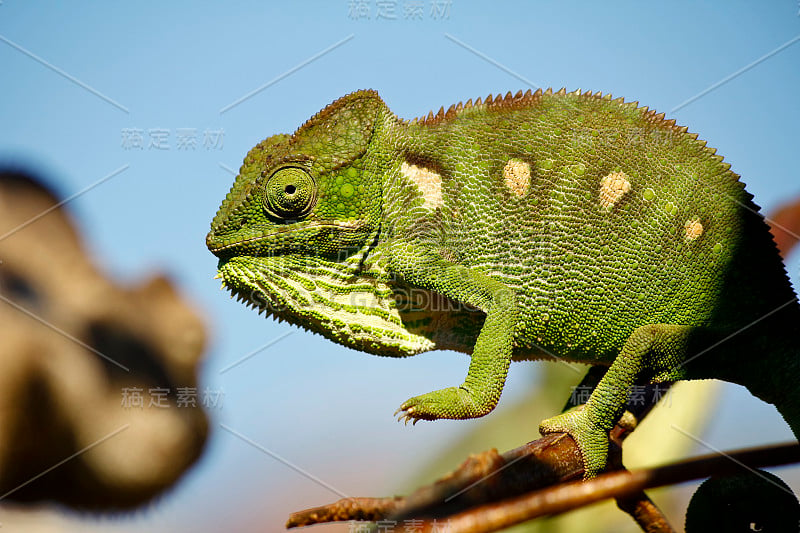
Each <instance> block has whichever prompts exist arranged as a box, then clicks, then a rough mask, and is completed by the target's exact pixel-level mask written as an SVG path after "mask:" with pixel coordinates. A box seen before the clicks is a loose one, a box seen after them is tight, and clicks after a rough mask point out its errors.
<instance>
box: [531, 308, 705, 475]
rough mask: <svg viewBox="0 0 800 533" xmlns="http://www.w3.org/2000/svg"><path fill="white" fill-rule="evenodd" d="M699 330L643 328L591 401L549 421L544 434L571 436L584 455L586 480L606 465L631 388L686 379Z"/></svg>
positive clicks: (542, 426)
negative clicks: (610, 442)
mask: <svg viewBox="0 0 800 533" xmlns="http://www.w3.org/2000/svg"><path fill="white" fill-rule="evenodd" d="M696 331H697V330H696V328H694V327H692V326H676V325H671V324H651V325H647V326H642V327H639V328H637V329H636V330H634V332H633V333H632V334H631V335H630V337H628V340H627V341H625V345H624V346H623V347H622V350H621V351H620V353H619V355H617V357H616V359H615V360H614V362H613V363H612V364H611V366H610V367H609V368H608V370H607V371H606V373H605V375H603V377H602V378H601V379H600V381H599V383H598V384H597V386H596V387H595V388H594V390H593V391H592V393H591V395H590V396H589V399H588V400H587V401H586V403H585V404H584V405H581V406H577V407H574V408H572V409H570V410H568V411H566V412H564V413H561V414H560V415H557V416H554V417H552V418H548V419H547V420H544V421H543V422H542V423H541V424H540V426H539V431H540V432H541V433H542V434H547V433H557V432H565V433H569V435H570V436H572V438H573V439H575V442H576V443H577V445H578V448H579V449H580V451H581V456H582V458H583V465H584V477H585V478H586V479H589V478H592V477H595V476H596V475H597V474H599V473H600V472H601V471H602V470H603V469H604V468H605V466H606V456H607V454H608V432H609V431H610V430H611V429H612V428H613V427H614V424H616V423H617V421H618V420H619V419H620V417H621V416H622V414H623V413H624V412H625V406H626V404H627V402H628V396H629V393H630V390H631V387H633V386H634V385H635V384H637V383H641V382H649V383H659V382H663V381H672V380H676V379H680V378H682V377H685V374H686V371H685V369H684V367H683V366H682V363H683V362H684V361H685V360H686V354H687V351H688V348H689V345H690V341H691V337H692V335H693V334H694V333H696Z"/></svg>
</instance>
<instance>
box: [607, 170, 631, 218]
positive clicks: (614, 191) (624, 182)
mask: <svg viewBox="0 0 800 533" xmlns="http://www.w3.org/2000/svg"><path fill="white" fill-rule="evenodd" d="M630 190H631V182H630V181H629V180H628V176H626V175H625V173H623V172H612V173H611V174H609V175H608V176H606V177H604V178H603V179H602V180H601V181H600V205H601V206H602V207H603V208H604V209H607V210H609V211H610V210H611V209H612V208H613V207H614V206H615V205H616V204H617V202H619V200H620V198H622V197H623V196H625V194H626V193H627V192H629V191H630Z"/></svg>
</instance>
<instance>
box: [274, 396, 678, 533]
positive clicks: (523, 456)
mask: <svg viewBox="0 0 800 533" xmlns="http://www.w3.org/2000/svg"><path fill="white" fill-rule="evenodd" d="M665 386H666V385H665V384H661V385H660V387H661V388H662V390H663V389H664V387H665ZM647 397H653V395H652V394H650V395H648V396H647ZM652 407H653V404H652V403H645V402H643V403H640V404H637V405H635V406H629V411H630V414H631V415H632V416H633V418H634V419H636V420H641V419H642V418H644V417H645V416H646V415H647V413H648V412H649V411H650V410H651V409H652ZM630 429H631V428H630V427H625V428H624V427H621V426H617V427H616V428H615V429H614V430H613V431H612V432H611V435H610V437H611V442H612V446H611V449H610V456H609V464H611V465H613V468H614V469H619V468H622V465H621V456H620V447H619V446H620V445H621V443H622V440H624V438H625V437H626V436H627V435H628V434H629V433H630ZM582 478H583V461H582V459H581V455H580V451H579V449H578V447H577V446H576V444H575V441H574V440H573V439H572V438H571V437H570V436H569V435H567V434H563V433H555V434H550V435H547V436H545V437H542V438H540V439H538V440H535V441H532V442H529V443H528V444H526V445H524V446H521V447H519V448H515V449H513V450H510V451H507V452H505V453H503V454H499V453H497V450H494V449H493V450H489V451H486V452H483V453H480V454H476V455H471V456H470V457H469V458H468V459H467V460H466V461H464V463H462V464H461V465H460V466H459V467H458V468H457V469H456V470H455V471H453V472H451V473H450V474H448V475H446V476H444V477H443V478H441V479H440V480H438V481H436V482H434V483H433V484H431V485H427V486H423V487H421V488H419V489H418V490H416V491H415V492H413V493H412V494H410V495H409V496H408V497H406V498H385V499H375V498H346V499H343V500H339V501H338V502H335V503H333V504H330V505H325V506H322V507H316V508H313V509H307V510H304V511H299V512H297V513H293V514H292V515H291V516H290V518H289V520H288V522H287V524H286V527H288V528H292V527H300V526H307V525H312V524H317V523H324V522H331V521H344V520H372V521H377V520H385V519H391V520H394V521H396V522H402V521H406V520H411V519H415V518H418V517H432V518H436V517H446V516H451V515H454V514H457V513H462V512H465V511H468V510H469V509H471V508H474V507H476V506H478V505H485V504H489V503H493V502H500V501H503V500H507V499H509V498H513V497H516V496H519V495H521V494H527V493H530V492H532V491H536V490H540V489H543V488H546V487H551V486H554V485H558V484H561V483H564V482H567V481H572V480H577V479H582ZM376 502H377V503H376ZM647 502H649V500H647ZM647 502H643V501H642V502H639V501H638V500H637V501H634V502H630V501H627V502H624V503H625V505H623V506H621V508H622V509H623V510H626V511H627V510H628V509H631V510H633V512H635V513H637V514H632V516H633V517H634V519H635V520H637V522H639V523H640V524H644V525H643V528H645V529H644V530H645V531H648V529H646V527H650V526H647V523H645V522H643V521H646V520H650V519H651V518H652V519H653V520H655V522H654V523H661V522H666V520H665V519H664V517H663V515H661V513H660V512H659V511H658V509H657V508H656V507H655V505H654V504H652V502H649V503H647ZM641 505H647V509H648V512H646V513H645V512H642V511H641ZM653 517H654V518H653ZM650 530H652V531H659V530H658V529H652V528H651V529H650ZM662 531H668V530H662Z"/></svg>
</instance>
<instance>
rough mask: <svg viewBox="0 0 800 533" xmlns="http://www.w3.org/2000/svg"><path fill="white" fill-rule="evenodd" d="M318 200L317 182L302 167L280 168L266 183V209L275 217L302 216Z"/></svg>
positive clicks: (295, 217)
mask: <svg viewBox="0 0 800 533" xmlns="http://www.w3.org/2000/svg"><path fill="white" fill-rule="evenodd" d="M316 201H317V184H316V182H315V181H314V178H312V177H311V175H310V174H309V173H308V172H307V171H306V170H305V169H302V168H298V167H284V168H281V169H278V170H276V171H275V172H274V173H273V174H272V175H271V176H270V177H269V178H268V179H267V182H266V184H265V185H264V210H265V211H266V212H267V213H268V214H270V215H272V216H273V217H275V218H282V219H297V218H301V217H303V216H305V215H307V214H308V213H309V212H310V211H311V210H312V209H313V208H314V204H315V203H316Z"/></svg>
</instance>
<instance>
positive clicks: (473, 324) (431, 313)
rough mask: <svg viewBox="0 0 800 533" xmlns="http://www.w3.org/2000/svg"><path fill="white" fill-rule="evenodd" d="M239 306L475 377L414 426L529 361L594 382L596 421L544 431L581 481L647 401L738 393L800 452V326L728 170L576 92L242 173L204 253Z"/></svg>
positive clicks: (371, 135) (364, 125)
mask: <svg viewBox="0 0 800 533" xmlns="http://www.w3.org/2000/svg"><path fill="white" fill-rule="evenodd" d="M206 244H207V246H208V248H209V250H210V251H211V252H212V253H213V254H214V255H216V256H217V258H218V266H217V270H218V276H219V277H221V278H222V280H223V287H227V288H228V289H229V291H230V292H231V295H232V296H235V297H237V298H238V299H239V300H240V301H242V302H244V303H245V304H246V305H248V306H250V307H252V308H254V309H257V310H258V311H259V312H260V313H264V314H266V315H270V316H273V317H277V318H278V319H279V320H286V321H288V322H289V323H290V324H293V325H296V326H300V327H302V328H305V329H307V330H310V331H312V332H315V333H318V334H321V335H323V336H325V337H327V338H328V339H331V340H333V341H335V342H337V343H339V344H342V345H344V346H347V347H350V348H353V349H356V350H361V351H364V352H368V353H372V354H376V355H381V356H390V357H407V356H412V355H415V354H418V353H421V352H425V351H429V350H435V349H444V350H455V351H460V352H464V353H466V354H468V355H469V356H470V363H469V370H468V372H467V375H466V377H465V379H464V381H463V383H462V384H460V385H458V386H454V387H449V388H445V389H442V390H437V391H434V392H429V393H427V394H421V395H419V396H415V397H413V398H411V399H409V400H408V401H406V402H404V403H403V404H402V405H401V406H400V409H398V411H397V413H396V414H398V413H399V418H400V419H401V420H404V421H405V422H408V421H413V422H415V423H416V422H417V421H419V420H435V419H470V418H477V417H481V416H484V415H486V414H487V413H489V412H491V411H492V410H493V409H494V407H495V406H496V405H497V403H498V401H499V398H500V395H501V392H502V390H503V386H504V382H505V379H506V376H507V373H508V370H509V366H510V362H511V361H512V360H551V361H566V362H575V363H583V364H588V365H590V371H589V373H588V374H587V377H586V378H585V381H586V382H587V383H591V385H592V386H593V389H592V392H591V394H590V395H589V397H588V400H587V401H586V402H585V403H583V404H581V405H574V406H569V409H567V410H565V411H564V412H562V413H560V414H557V415H555V416H553V417H551V418H549V419H547V420H545V421H543V422H542V423H541V424H540V426H539V431H540V432H541V433H542V434H547V433H553V432H566V433H568V434H569V435H571V436H572V437H573V438H574V440H575V441H576V443H577V446H578V448H579V450H580V453H581V458H582V460H583V464H584V476H585V477H586V478H591V477H594V476H596V475H597V474H599V473H600V472H602V471H603V469H604V468H605V466H606V455H607V450H608V433H609V431H610V429H611V428H613V426H614V425H615V424H616V423H617V422H618V421H619V420H620V418H621V417H622V415H623V414H624V413H625V404H626V402H627V399H628V392H629V390H631V388H632V387H633V386H635V385H639V384H646V383H662V382H671V381H675V380H685V379H711V378H714V379H722V380H726V381H729V382H733V383H738V384H740V385H743V386H745V387H747V389H748V390H749V391H750V392H751V393H752V394H753V395H755V396H757V397H758V398H760V399H762V400H764V401H767V402H770V403H772V404H774V405H775V406H776V407H777V408H778V410H779V412H780V413H781V415H782V416H783V417H784V419H785V420H786V422H787V423H788V424H789V425H790V427H791V429H792V430H793V432H794V434H795V436H797V435H798V434H800V395H799V394H798V390H800V388H798V378H799V377H800V340H799V339H800V306H798V301H797V297H796V295H795V293H794V291H793V289H792V287H791V284H790V282H789V279H788V276H787V274H786V270H785V267H784V265H783V263H782V261H781V259H780V257H779V254H778V251H777V249H776V246H775V244H774V241H773V239H772V237H771V235H770V233H769V231H768V228H767V225H766V223H765V221H764V219H763V216H762V215H761V214H759V208H758V206H757V205H756V204H755V203H754V202H753V196H752V195H750V194H749V193H748V192H747V191H746V190H745V188H744V185H743V183H742V182H741V181H740V180H739V176H738V175H737V174H735V173H734V172H732V171H731V170H730V165H729V164H728V163H726V162H724V161H723V158H722V157H720V156H719V155H717V154H716V150H714V149H712V148H710V147H708V146H707V145H706V143H705V142H704V141H702V140H700V139H698V135H697V134H695V133H690V132H689V131H688V128H687V127H684V126H679V125H677V124H676V123H675V121H674V120H667V119H665V118H664V114H663V113H662V114H659V113H656V112H655V111H654V110H650V109H648V108H647V107H641V106H639V104H638V102H626V101H625V100H624V99H621V98H616V99H615V98H612V97H611V96H610V95H608V94H605V95H604V94H602V93H600V92H595V93H592V92H590V91H580V90H577V91H572V92H567V91H566V90H565V89H561V90H558V91H553V90H552V89H548V90H546V91H542V90H541V89H540V90H537V91H535V92H531V91H527V92H525V93H523V92H522V91H519V92H517V93H516V94H513V95H512V94H511V93H510V92H509V93H507V94H506V95H505V96H502V95H497V96H495V97H492V95H489V96H488V97H486V98H485V99H481V98H478V99H477V100H476V101H475V102H473V101H472V100H471V99H470V100H468V101H467V102H466V103H459V104H458V105H454V106H450V108H449V109H448V110H447V111H445V110H444V108H441V109H440V110H439V112H438V113H436V114H434V113H433V112H431V113H429V114H428V115H427V116H425V117H423V118H418V119H414V120H411V121H409V120H404V119H400V118H398V117H397V116H396V115H395V114H394V113H392V111H391V110H390V109H389V108H388V106H387V105H386V104H385V103H384V102H383V100H382V99H381V98H380V96H379V95H378V93H377V92H375V91H372V90H362V91H357V92H353V93H351V94H348V95H346V96H344V97H341V98H339V99H338V100H336V101H334V102H333V103H331V104H329V105H328V106H327V107H325V108H324V109H323V110H322V111H320V112H318V113H317V114H316V115H314V116H313V117H312V118H310V119H309V120H307V121H306V122H305V123H304V124H303V125H302V126H300V128H298V129H297V130H296V131H295V132H294V133H293V134H291V135H289V134H278V135H273V136H271V137H268V138H267V139H265V140H264V141H262V142H261V143H259V144H258V145H256V146H255V147H254V148H253V149H252V150H250V151H249V153H248V154H247V156H246V157H245V158H244V162H243V164H242V166H241V168H240V170H239V174H238V176H237V177H236V179H235V182H234V183H233V186H232V188H231V189H230V192H229V193H228V194H227V196H226V197H225V198H224V200H223V201H222V204H221V206H220V208H219V211H218V212H217V214H216V216H215V217H214V219H213V221H212V223H211V230H210V232H209V233H208V235H207V237H206Z"/></svg>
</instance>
